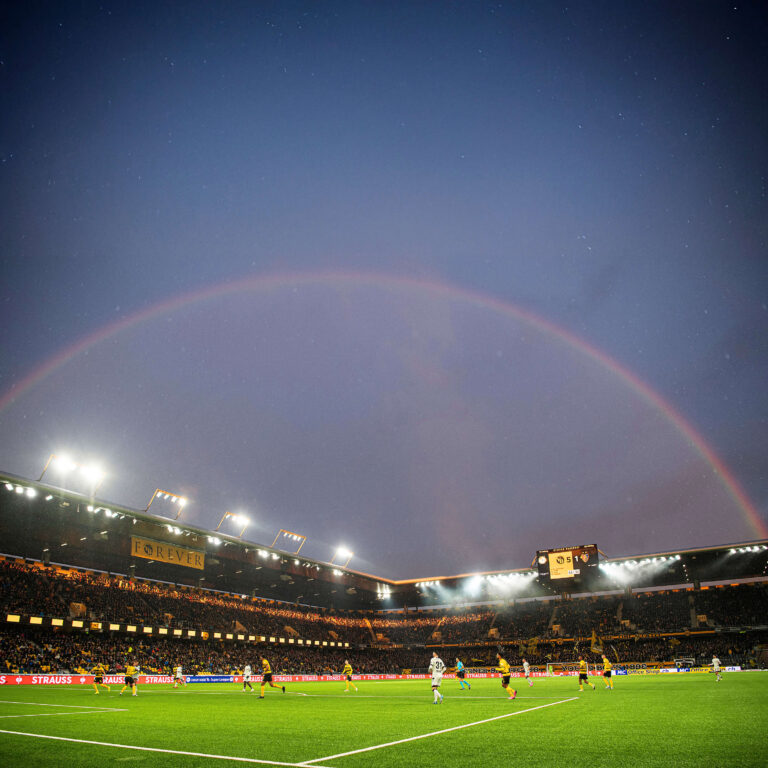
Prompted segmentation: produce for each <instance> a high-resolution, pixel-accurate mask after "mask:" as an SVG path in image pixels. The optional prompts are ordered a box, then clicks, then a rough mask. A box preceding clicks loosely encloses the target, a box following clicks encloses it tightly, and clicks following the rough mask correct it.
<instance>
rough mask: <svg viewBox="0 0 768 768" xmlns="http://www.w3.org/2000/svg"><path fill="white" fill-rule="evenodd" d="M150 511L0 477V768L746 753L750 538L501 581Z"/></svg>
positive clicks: (757, 672)
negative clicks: (235, 532) (420, 573)
mask: <svg viewBox="0 0 768 768" xmlns="http://www.w3.org/2000/svg"><path fill="white" fill-rule="evenodd" d="M156 494H161V495H163V497H164V498H166V499H167V500H169V501H171V502H172V503H174V504H176V507H173V506H171V508H172V509H173V508H177V509H178V513H177V514H176V516H175V517H167V516H162V515H158V514H154V513H153V512H151V511H150V508H151V507H152V501H151V502H150V505H149V506H148V508H147V509H146V510H136V509H131V508H128V507H125V506H121V505H119V504H116V503H113V502H111V501H106V500H104V499H100V498H97V497H95V496H93V495H90V496H88V495H82V494H79V493H75V492H72V491H69V490H66V489H63V488H60V487H56V486H54V485H49V484H47V483H44V482H42V481H33V480H29V479H26V478H23V477H18V476H15V475H11V474H8V473H2V474H0V500H1V501H0V535H1V537H2V538H1V540H2V560H0V573H1V574H2V579H1V580H0V590H1V593H2V619H3V626H2V633H1V634H0V642H2V656H1V658H2V669H0V684H2V686H3V688H2V692H3V696H2V699H3V702H2V704H1V705H0V715H1V716H2V718H3V719H4V723H5V724H4V728H3V729H2V733H3V735H2V737H0V744H1V745H2V747H0V752H2V753H3V754H4V755H5V757H6V764H8V765H10V764H21V763H22V762H23V763H27V764H35V765H60V764H62V763H63V762H64V761H65V760H66V761H71V762H72V763H73V764H76V765H97V764H103V762H104V761H105V760H113V759H115V757H116V755H118V753H119V758H118V759H126V760H127V759H142V760H145V761H148V762H150V763H153V764H154V763H158V764H159V763H160V761H161V760H162V763H163V764H164V765H166V764H170V765H176V764H178V765H209V764H213V763H215V762H216V761H221V760H227V761H235V762H244V763H255V764H266V765H329V766H330V765H333V766H347V765H349V766H356V765H362V764H369V763H370V762H371V761H374V760H375V761H376V764H377V765H418V764H425V763H426V762H428V761H432V760H433V759H436V760H439V761H440V762H442V763H444V764H446V765H475V764H476V765H481V764H482V765H484V764H486V762H487V760H488V759H489V756H488V748H489V746H488V745H489V744H490V745H492V746H491V747H490V748H491V749H496V748H502V749H503V750H504V753H505V754H506V753H507V751H508V753H509V755H513V756H514V763H515V764H516V765H529V764H530V765H534V764H536V765H541V764H552V763H554V762H556V761H558V760H559V757H558V755H563V754H568V755H569V758H568V759H569V762H570V763H572V764H575V765H588V764H589V765H616V764H623V763H626V764H633V765H638V764H642V765H669V764H672V763H674V764H676V765H700V764H701V763H700V758H699V751H698V747H697V745H700V744H701V743H702V741H707V744H708V746H707V750H708V755H709V762H713V761H714V764H729V765H764V764H765V762H766V759H768V749H767V748H766V745H765V740H764V728H765V714H764V713H765V711H766V709H765V705H766V679H767V678H765V677H764V675H763V674H762V673H761V670H763V669H765V667H766V666H768V586H767V585H768V541H766V540H762V541H749V542H739V543H730V542H729V543H725V544H723V545H721V546H714V547H709V548H696V549H688V550H679V551H671V552H657V553H637V554H636V555H634V556H632V557H624V558H621V559H609V558H606V557H604V556H603V555H602V553H601V552H600V551H599V548H598V546H597V545H595V544H593V543H584V542H578V543H576V542H574V543H573V545H574V546H562V545H563V544H567V542H537V543H535V544H534V545H533V546H532V552H531V556H532V559H531V562H530V563H527V564H523V567H519V568H516V569H511V570H508V571H503V572H493V573H472V574H458V575H451V576H439V577H433V578H428V579H421V580H418V581H417V580H401V581H397V580H389V579H382V578H377V577H376V576H374V575H371V574H367V573H362V572H359V571H355V570H353V569H350V568H349V567H348V563H349V559H350V558H349V556H347V557H346V558H345V557H344V555H345V554H346V555H351V553H339V557H340V561H339V562H336V563H334V562H321V561H317V560H313V559H306V558H305V557H303V556H302V555H301V548H302V545H303V537H301V536H299V535H298V534H294V533H291V532H290V531H285V530H281V531H279V532H278V533H277V535H276V537H275V540H274V541H273V542H271V544H269V545H267V544H264V543H259V542H252V541H248V540H246V539H244V538H242V534H243V532H244V528H243V531H241V535H240V536H231V535H226V534H223V533H221V531H219V530H203V529H201V528H197V527H193V526H188V525H186V524H184V522H183V516H182V514H181V512H182V511H183V509H182V506H183V501H184V500H183V499H181V498H179V497H175V496H174V495H173V494H168V493H167V492H164V491H161V490H160V489H158V490H157V491H156ZM154 498H155V496H153V500H154ZM223 519H224V518H222V521H223ZM235 522H236V523H238V522H239V521H235ZM549 545H557V546H555V547H554V548H550V549H548V548H547V547H548V546H549ZM334 559H335V558H334ZM345 559H346V562H344V560H345ZM433 653H436V654H437V655H438V656H439V657H440V658H441V659H442V660H443V661H444V664H445V666H446V674H445V675H444V679H443V681H442V684H441V686H440V692H441V693H442V697H443V698H442V699H440V701H441V702H442V703H441V706H440V707H439V708H432V707H430V706H429V705H430V704H431V703H433V701H432V696H431V694H430V683H429V670H428V665H429V663H430V659H431V657H432V655H433ZM501 659H503V660H506V662H508V663H509V665H510V666H511V670H510V676H511V683H510V686H509V688H508V689H506V690H505V689H503V688H502V687H501V686H500V672H499V669H500V668H499V663H500V660H501ZM714 659H717V660H718V662H719V665H721V670H718V671H717V674H715V673H714V672H713V660H714ZM263 660H266V661H267V663H268V665H269V666H268V667H263V663H264V662H263ZM524 660H525V661H526V662H527V663H528V664H529V669H530V671H529V673H528V675H527V676H526V675H525V672H524V670H523V667H522V664H523V661H524ZM580 660H582V661H583V662H585V663H586V665H587V670H588V674H587V676H586V681H584V680H581V679H579V680H578V681H577V677H578V673H579V671H583V670H580V669H579V661H580ZM458 662H461V664H462V665H463V667H464V668H465V670H466V683H465V682H464V681H459V680H458V679H457V677H456V675H455V669H456V666H457V663H458ZM346 663H348V664H349V665H350V666H351V668H352V674H350V675H347V674H342V669H343V668H344V665H345V664H346ZM97 665H103V672H102V671H101V670H100V669H99V668H98V667H97ZM246 666H250V667H252V668H253V669H254V670H256V674H254V678H253V682H254V685H252V684H251V683H250V682H248V683H246V682H244V678H243V672H244V670H245V668H246ZM94 667H97V669H96V670H95V672H94ZM129 667H134V668H136V672H135V680H136V683H137V684H136V687H135V688H134V689H133V692H134V693H136V696H135V698H136V701H135V702H134V701H133V698H134V697H133V696H131V695H123V693H121V689H122V690H123V692H124V693H126V694H130V693H131V691H128V690H125V687H126V686H125V685H124V681H125V678H126V676H127V675H128V673H129V671H132V670H129ZM178 667H181V669H182V670H183V678H181V679H180V680H176V679H175V678H177V677H180V675H176V674H175V670H176V669H177V668H178ZM611 667H612V677H611V678H608V677H605V676H604V674H603V673H604V670H605V669H611ZM262 669H264V670H267V669H269V670H270V671H271V672H272V673H273V674H274V681H275V683H276V685H275V683H273V685H272V686H271V687H270V686H269V685H266V686H262V682H261V672H262ZM501 669H503V667H502V668H501ZM97 677H98V678H99V680H101V684H96V683H94V680H95V678H97ZM614 681H615V686H614V687H613V688H609V687H608V686H609V683H610V685H614ZM584 682H586V688H584V685H583V683H584ZM246 685H247V686H248V688H246ZM260 686H262V687H261V688H260ZM470 686H471V687H470ZM512 689H516V691H517V694H516V695H515V696H514V697H511V696H508V695H507V694H508V693H509V692H510V691H511V690H512ZM259 690H261V694H259ZM96 694H98V695H99V696H100V698H99V699H98V700H96V699H94V698H93V697H94V695H96ZM243 694H245V695H243ZM121 696H122V698H121ZM261 696H263V700H260V699H261ZM617 699H618V701H617ZM434 701H435V702H437V701H438V699H437V698H435V699H434ZM129 704H130V706H128V705H129ZM254 707H256V708H257V709H258V711H254ZM259 708H260V709H259ZM526 713H527V714H526ZM87 715H92V716H90V717H88V716H87ZM82 720H85V721H86V722H82ZM81 722H82V724H81ZM667 723H668V725H667ZM21 724H23V726H22V727H20V725H21ZM717 755H719V756H720V758H718V757H717ZM713 756H714V757H713Z"/></svg>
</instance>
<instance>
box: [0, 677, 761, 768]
mask: <svg viewBox="0 0 768 768" xmlns="http://www.w3.org/2000/svg"><path fill="white" fill-rule="evenodd" d="M614 680H615V690H613V691H606V690H605V689H604V685H603V681H602V679H599V678H595V679H594V682H595V684H596V685H597V690H595V691H592V689H590V688H587V689H586V690H585V691H584V692H583V693H579V690H578V685H577V684H576V680H575V678H551V679H539V680H536V682H535V684H534V687H533V688H529V687H528V686H527V685H526V684H525V682H524V681H521V680H519V681H517V685H518V690H519V694H518V697H517V699H516V700H515V701H513V702H510V701H508V700H507V698H506V694H505V693H504V692H503V691H502V689H501V687H500V684H499V680H498V679H492V680H475V682H473V683H472V690H471V691H462V690H460V689H459V686H458V683H457V682H455V681H453V680H445V681H444V682H443V685H442V688H441V690H442V692H443V694H444V696H445V700H444V702H443V704H440V705H434V704H433V703H432V695H431V690H430V685H429V681H386V682H384V681H382V682H365V681H361V682H359V683H358V687H359V691H358V692H357V693H355V692H351V693H344V684H343V683H303V684H298V683H297V684H289V685H287V693H285V694H282V693H281V692H280V691H279V690H278V691H276V690H275V689H269V688H267V695H266V697H265V698H264V699H263V700H260V699H259V698H258V686H256V690H255V692H254V693H250V692H249V693H245V694H243V693H242V688H241V686H239V685H236V684H231V685H229V684H227V685H224V684H202V683H201V684H190V685H188V686H187V687H186V688H180V689H178V690H173V689H172V687H171V686H169V685H162V686H160V685H153V686H149V685H145V686H140V688H139V694H138V696H136V697H131V696H130V695H129V694H128V693H126V694H124V695H122V696H119V695H118V694H117V691H118V690H119V688H120V686H112V691H111V692H110V693H106V692H105V693H101V694H100V695H99V696H96V695H94V693H93V689H92V688H91V687H90V686H70V687H53V686H51V687H42V686H41V687H37V686H35V687H32V686H29V687H18V688H17V687H14V686H7V687H4V688H2V689H0V762H1V763H2V764H3V765H6V766H25V768H30V767H31V766H72V767H73V768H80V766H84V767H86V768H87V767H89V766H94V767H96V766H98V767H99V768H101V767H102V766H104V765H107V764H118V765H119V764H127V765H133V764H144V765H163V766H166V767H167V768H181V767H182V766H216V765H227V764H228V765H248V764H250V765H274V764H278V765H280V764H283V765H286V764H287V765H307V766H314V767H315V768H319V767H320V766H333V768H358V767H359V766H363V765H366V766H370V765H376V766H377V768H379V767H381V768H388V767H389V766H421V765H424V766H426V765H437V766H462V767H463V766H478V767H480V766H483V767H484V766H488V765H490V764H497V765H511V766H516V767H518V766H522V767H525V768H527V767H529V766H530V768H542V766H568V768H580V767H581V766H583V767H584V768H595V766H611V767H614V766H632V768H644V767H645V766H648V767H650V766H664V767H665V768H667V766H676V768H682V767H684V766H690V767H691V768H694V767H695V768H700V767H701V766H734V767H736V766H760V768H764V766H766V765H768V673H731V674H726V675H724V679H723V682H721V683H716V682H715V680H714V676H713V675H701V674H690V675H662V676H648V677H646V676H636V677H635V676H632V677H616V678H614ZM22 734H25V735H22ZM41 736H48V737H58V738H56V739H52V738H40V737H41ZM89 742H91V743H89ZM93 742H99V743H93ZM130 747H134V748H136V747H139V748H143V749H131V748H130Z"/></svg>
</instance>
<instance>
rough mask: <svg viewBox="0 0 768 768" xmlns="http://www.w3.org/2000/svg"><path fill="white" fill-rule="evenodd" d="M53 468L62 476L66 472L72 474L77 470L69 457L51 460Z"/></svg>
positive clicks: (58, 457)
mask: <svg viewBox="0 0 768 768" xmlns="http://www.w3.org/2000/svg"><path fill="white" fill-rule="evenodd" d="M53 467H54V469H55V470H56V471H57V472H61V474H62V475H66V474H67V473H68V472H72V471H73V470H75V469H77V464H76V463H75V462H74V461H72V459H70V458H69V456H66V455H63V456H57V457H56V458H55V459H54V460H53Z"/></svg>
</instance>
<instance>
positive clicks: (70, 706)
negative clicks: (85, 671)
mask: <svg viewBox="0 0 768 768" xmlns="http://www.w3.org/2000/svg"><path fill="white" fill-rule="evenodd" d="M0 704H19V705H21V706H24V707H58V708H59V709H107V710H112V711H113V712H125V711H126V710H124V709H116V708H114V707H88V706H86V705H85V704H40V703H38V702H36V701H7V700H5V699H0Z"/></svg>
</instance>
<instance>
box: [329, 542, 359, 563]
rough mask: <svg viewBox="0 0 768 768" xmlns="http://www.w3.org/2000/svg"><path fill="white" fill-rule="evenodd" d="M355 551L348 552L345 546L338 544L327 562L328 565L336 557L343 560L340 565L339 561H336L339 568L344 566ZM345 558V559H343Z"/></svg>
mask: <svg viewBox="0 0 768 768" xmlns="http://www.w3.org/2000/svg"><path fill="white" fill-rule="evenodd" d="M354 555H355V553H354V552H350V551H349V550H348V549H347V548H346V547H344V546H340V547H336V551H335V552H334V553H333V557H332V558H331V559H330V561H329V562H328V565H333V564H334V561H335V560H336V558H337V557H338V558H339V561H341V560H344V564H343V565H342V564H341V562H338V563H336V565H338V566H339V567H341V568H346V567H347V566H348V565H349V561H350V560H351V559H352V558H353V557H354ZM345 558H346V559H345Z"/></svg>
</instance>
